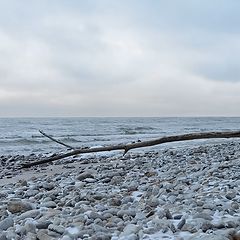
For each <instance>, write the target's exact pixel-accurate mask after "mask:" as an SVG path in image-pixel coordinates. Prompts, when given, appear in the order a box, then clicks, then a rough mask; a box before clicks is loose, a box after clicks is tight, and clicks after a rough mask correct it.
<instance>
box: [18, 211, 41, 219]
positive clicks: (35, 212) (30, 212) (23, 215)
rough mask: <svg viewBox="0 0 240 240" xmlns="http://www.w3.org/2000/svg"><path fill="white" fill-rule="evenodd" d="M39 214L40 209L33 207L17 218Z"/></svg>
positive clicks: (32, 216) (34, 216) (33, 216)
mask: <svg viewBox="0 0 240 240" xmlns="http://www.w3.org/2000/svg"><path fill="white" fill-rule="evenodd" d="M40 215H41V212H40V210H38V209H33V210H29V211H27V212H24V213H22V214H21V215H20V216H19V217H18V219H19V220H23V219H25V218H36V217H37V216H40Z"/></svg>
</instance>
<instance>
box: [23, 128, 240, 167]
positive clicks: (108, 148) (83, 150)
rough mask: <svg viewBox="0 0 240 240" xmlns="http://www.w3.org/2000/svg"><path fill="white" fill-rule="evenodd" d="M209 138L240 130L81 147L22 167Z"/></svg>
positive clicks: (239, 134) (239, 133) (233, 134)
mask: <svg viewBox="0 0 240 240" xmlns="http://www.w3.org/2000/svg"><path fill="white" fill-rule="evenodd" d="M208 138H240V131H227V132H203V133H189V134H183V135H175V136H168V137H161V138H157V139H154V140H148V141H143V142H136V143H129V144H119V145H112V146H106V147H93V148H79V149H75V150H72V151H70V152H67V153H63V154H59V155H55V156H53V157H49V158H46V159H42V160H39V161H36V162H32V163H26V164H23V165H22V168H28V167H31V166H36V165H40V164H43V163H49V162H53V161H56V160H59V159H62V158H66V157H70V156H74V155H78V154H83V153H96V152H105V151H114V150H124V154H126V153H127V152H128V151H129V150H131V149H135V148H142V147H150V146H155V145H159V144H163V143H169V142H178V141H188V140H196V139H208Z"/></svg>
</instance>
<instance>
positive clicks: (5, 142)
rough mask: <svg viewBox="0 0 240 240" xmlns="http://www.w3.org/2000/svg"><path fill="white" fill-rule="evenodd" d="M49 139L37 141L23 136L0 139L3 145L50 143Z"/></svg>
mask: <svg viewBox="0 0 240 240" xmlns="http://www.w3.org/2000/svg"><path fill="white" fill-rule="evenodd" d="M49 142H50V141H49V140H41V141H37V140H33V139H26V138H22V139H14V140H7V141H6V140H0V144H1V145H11V144H13V145H28V144H46V143H49Z"/></svg>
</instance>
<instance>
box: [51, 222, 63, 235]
mask: <svg viewBox="0 0 240 240" xmlns="http://www.w3.org/2000/svg"><path fill="white" fill-rule="evenodd" d="M48 230H50V231H52V232H56V233H58V234H63V233H64V232H65V228H64V227H63V226H58V225H54V224H50V225H49V226H48Z"/></svg>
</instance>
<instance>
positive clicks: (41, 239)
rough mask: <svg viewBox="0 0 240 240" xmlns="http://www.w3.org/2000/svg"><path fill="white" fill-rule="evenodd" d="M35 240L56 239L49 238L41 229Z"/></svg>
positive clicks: (53, 239)
mask: <svg viewBox="0 0 240 240" xmlns="http://www.w3.org/2000/svg"><path fill="white" fill-rule="evenodd" d="M37 239H38V240H56V238H53V237H51V236H49V235H48V234H47V232H46V231H45V230H42V229H41V230H39V231H38V232H37Z"/></svg>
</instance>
